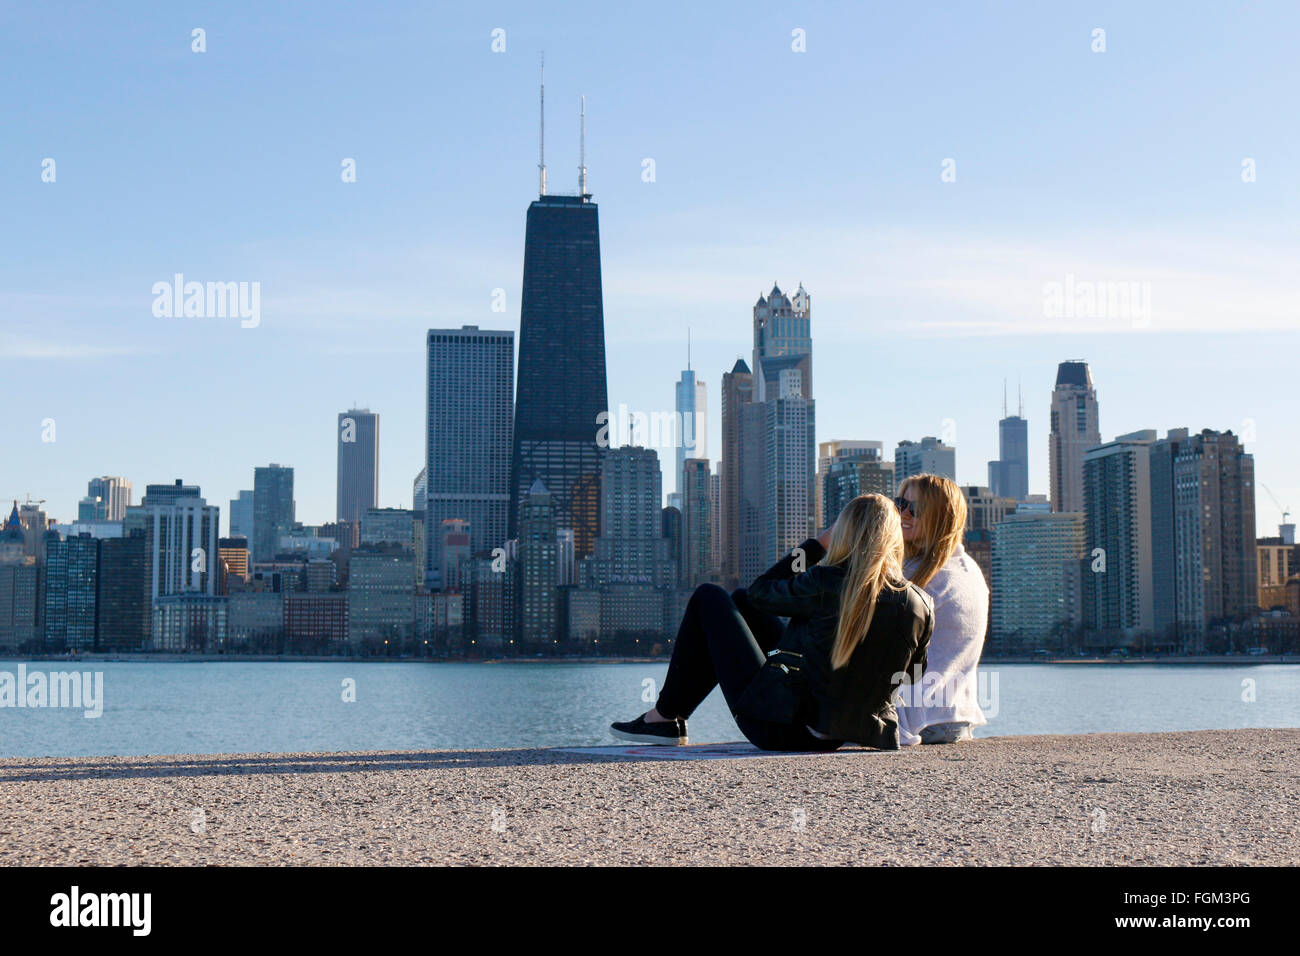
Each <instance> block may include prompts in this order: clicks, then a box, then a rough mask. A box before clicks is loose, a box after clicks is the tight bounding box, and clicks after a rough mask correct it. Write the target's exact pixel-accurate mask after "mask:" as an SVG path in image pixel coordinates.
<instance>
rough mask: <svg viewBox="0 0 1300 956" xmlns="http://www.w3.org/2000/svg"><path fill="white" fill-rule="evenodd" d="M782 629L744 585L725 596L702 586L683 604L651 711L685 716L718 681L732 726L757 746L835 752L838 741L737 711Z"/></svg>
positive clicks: (707, 585)
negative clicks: (751, 598) (757, 605)
mask: <svg viewBox="0 0 1300 956" xmlns="http://www.w3.org/2000/svg"><path fill="white" fill-rule="evenodd" d="M784 633H785V625H784V624H783V623H781V619H780V618H777V617H773V616H772V615H770V614H764V613H763V612H762V611H759V610H757V609H756V608H755V607H754V606H753V605H752V604H750V603H749V598H748V597H747V596H746V595H745V590H744V589H743V588H740V589H738V590H736V591H733V592H732V593H731V594H730V595H728V594H727V592H726V591H724V590H723V589H722V588H720V587H718V586H717V585H716V584H701V585H700V586H699V587H698V588H696V589H695V593H694V594H692V595H691V599H690V601H689V602H687V604H686V613H685V614H684V615H682V623H681V626H680V627H679V628H678V629H677V642H676V643H675V644H674V645H673V656H672V660H671V661H670V662H669V663H668V676H667V677H665V678H664V686H663V689H662V690H661V691H660V692H659V700H658V702H657V703H656V704H655V710H657V711H659V713H660V715H661V716H663V717H689V716H690V715H691V714H692V713H693V712H694V711H695V708H696V707H698V706H700V704H701V703H702V702H703V701H704V698H706V697H708V696H709V693H710V692H711V691H712V690H713V688H714V687H717V686H718V685H719V684H721V685H722V695H723V696H724V697H725V698H726V699H727V706H728V708H730V709H731V711H732V714H733V715H734V716H735V718H736V725H737V726H738V727H739V728H740V732H741V733H743V734H744V735H745V737H746V738H747V739H748V740H749V742H750V743H752V744H753V745H754V746H755V747H759V748H761V749H763V750H834V749H835V748H836V747H838V746H839V745H840V743H841V741H838V740H821V739H819V738H817V737H814V736H813V735H812V734H810V733H809V732H808V729H807V728H806V727H804V726H803V725H802V724H782V723H776V722H773V721H769V720H755V719H753V718H750V717H746V716H744V715H740V714H736V713H735V705H736V701H737V700H738V699H739V698H740V695H741V694H742V693H743V692H744V690H745V688H746V687H747V686H749V682H750V681H751V680H753V679H754V675H755V674H757V673H758V669H759V668H760V667H762V666H763V661H764V660H766V658H767V652H768V651H770V650H772V649H773V648H774V647H776V645H777V642H778V641H780V639H781V635H782V634H784Z"/></svg>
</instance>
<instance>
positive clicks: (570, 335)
mask: <svg viewBox="0 0 1300 956" xmlns="http://www.w3.org/2000/svg"><path fill="white" fill-rule="evenodd" d="M542 103H543V127H542V128H543V130H544V129H545V126H544V123H545V111H544V104H545V85H544V84H543V87H542ZM582 117H583V122H582V124H581V125H582V127H583V129H582V137H583V142H582V146H583V147H585V137H586V130H585V125H586V124H585V118H586V110H585V102H584V106H583V113H582ZM541 143H542V146H541V151H540V162H539V164H538V167H539V168H538V186H539V191H540V194H539V196H538V198H537V199H536V200H534V201H533V202H532V204H530V205H529V207H528V217H527V224H526V229H525V235H524V277H523V295H522V302H521V306H520V315H519V378H518V385H517V388H516V394H515V426H514V447H513V454H512V456H511V466H510V474H511V478H510V489H511V495H512V498H513V500H512V502H511V506H510V510H509V518H510V529H509V533H510V537H512V538H514V537H517V536H518V530H519V513H520V512H519V506H520V504H521V503H522V502H523V501H524V499H525V497H526V496H527V494H528V491H529V489H530V488H532V487H533V485H534V483H535V482H537V481H539V480H540V481H541V482H542V484H543V485H544V486H545V487H546V489H547V491H548V492H549V494H550V495H551V498H552V503H553V506H554V510H555V524H556V527H557V528H569V529H571V530H572V531H573V538H574V555H575V558H577V559H581V558H584V557H586V556H587V555H589V554H591V553H592V549H593V548H594V546H595V541H596V537H597V535H598V534H599V533H600V460H601V453H602V449H601V448H600V447H599V446H598V444H597V441H596V436H597V431H598V428H599V424H598V416H600V415H601V414H602V413H606V414H607V413H608V408H609V398H608V391H607V388H606V381H605V317H604V306H603V297H602V293H601V278H600V225H599V219H598V214H597V207H596V203H594V202H592V201H591V194H590V193H589V192H587V182H586V180H587V174H586V163H585V156H583V157H582V161H581V162H580V164H579V170H578V190H579V192H578V193H577V194H576V195H552V194H548V193H547V191H546V159H545V156H546V154H545V138H544V133H543V137H542V139H541Z"/></svg>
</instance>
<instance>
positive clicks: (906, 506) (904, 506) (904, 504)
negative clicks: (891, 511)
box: [894, 495, 916, 518]
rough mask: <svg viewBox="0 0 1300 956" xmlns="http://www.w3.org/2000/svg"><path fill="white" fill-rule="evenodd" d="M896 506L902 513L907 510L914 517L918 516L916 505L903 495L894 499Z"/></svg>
mask: <svg viewBox="0 0 1300 956" xmlns="http://www.w3.org/2000/svg"><path fill="white" fill-rule="evenodd" d="M894 506H895V507H896V508H898V510H899V512H900V513H902V512H904V511H905V512H907V513H908V514H910V515H911V516H912V517H913V518H915V517H916V505H914V504H913V503H912V502H910V501H908V500H907V499H906V498H904V497H902V496H901V495H900V496H899V497H897V498H895V499H894Z"/></svg>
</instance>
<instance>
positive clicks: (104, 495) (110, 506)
mask: <svg viewBox="0 0 1300 956" xmlns="http://www.w3.org/2000/svg"><path fill="white" fill-rule="evenodd" d="M86 495H87V497H90V498H98V499H100V501H101V502H102V503H103V508H104V514H102V515H96V517H97V518H100V519H101V520H104V521H121V520H122V519H123V518H125V517H126V509H127V508H129V507H131V482H129V481H127V480H126V479H125V478H119V477H117V476H115V475H101V476H100V477H98V478H91V479H90V481H88V482H87V483H86Z"/></svg>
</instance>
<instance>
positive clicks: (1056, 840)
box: [0, 729, 1300, 866]
mask: <svg viewBox="0 0 1300 956" xmlns="http://www.w3.org/2000/svg"><path fill="white" fill-rule="evenodd" d="M1297 750H1300V729H1281V730H1278V729H1271V730H1211V731H1188V732H1178V733H1105V734H1079V735H1041V736H1037V735H1036V736H1021V737H993V738H984V739H977V740H974V741H967V742H962V743H958V744H952V745H948V746H929V747H926V746H920V747H910V748H906V749H905V750H903V751H896V752H887V751H874V750H865V749H856V748H855V749H851V750H845V751H840V752H837V753H833V754H779V755H765V756H762V757H749V758H744V759H725V758H703V759H692V760H667V759H662V758H655V757H647V756H643V755H639V754H633V755H614V754H612V753H599V754H591V753H587V752H583V753H579V754H574V753H566V752H564V751H562V750H558V749H549V750H436V751H433V750H430V751H375V752H363V753H332V754H322V753H315V754H311V753H302V754H275V755H272V754H233V755H208V756H161V757H119V758H112V757H99V758H20V757H15V758H6V759H3V760H0V781H3V783H4V786H3V787H0V809H2V810H3V816H4V820H5V825H4V827H3V829H2V830H0V865H14V864H25V865H53V866H59V865H82V866H85V865H90V866H112V865H153V866H167V865H290V866H302V865H317V866H340V865H349V866H350V865H386V866H394V865H409V866H428V865H525V866H530V865H677V866H681V865H686V866H690V865H772V864H787V865H838V866H843V865H855V866H880V865H884V866H889V865H940V866H942V865H1012V866H1025V865H1031V866H1037V865H1045V866H1059V865H1083V866H1156V865H1184V866H1186V865H1191V866H1240V865H1246V866H1259V865H1289V866H1294V865H1297V864H1300V767H1297V765H1296V762H1295V759H1294V755H1295V753H1296V751H1297Z"/></svg>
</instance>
